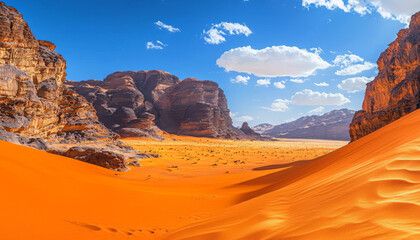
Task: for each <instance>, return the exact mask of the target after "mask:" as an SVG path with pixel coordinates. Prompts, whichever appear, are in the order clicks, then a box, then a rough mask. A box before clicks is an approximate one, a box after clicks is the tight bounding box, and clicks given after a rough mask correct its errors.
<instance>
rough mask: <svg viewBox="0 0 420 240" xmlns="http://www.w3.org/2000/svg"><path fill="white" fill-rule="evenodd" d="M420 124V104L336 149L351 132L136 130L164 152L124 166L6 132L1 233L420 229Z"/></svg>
mask: <svg viewBox="0 0 420 240" xmlns="http://www.w3.org/2000/svg"><path fill="white" fill-rule="evenodd" d="M419 126H420V111H416V112H414V113H412V114H410V115H407V116H405V117H403V118H402V119H400V120H398V121H396V122H394V123H392V124H390V125H388V126H386V127H384V128H383V129H380V130H378V131H377V132H375V133H373V134H371V135H368V136H367V137H364V138H362V139H360V140H358V141H356V142H353V143H351V144H348V145H346V146H344V147H342V148H340V149H338V150H336V151H333V150H334V149H335V148H338V147H340V146H342V145H344V144H346V143H345V142H330V141H316V140H285V139H281V140H280V141H277V142H258V141H255V142H252V141H232V140H214V139H205V138H192V137H178V136H168V137H167V138H168V139H167V140H166V141H162V142H159V141H154V140H139V139H127V140H125V142H126V143H129V144H131V145H132V146H134V147H135V148H136V149H139V150H147V151H148V152H151V153H157V154H160V155H161V156H162V157H161V158H152V159H147V160H144V161H143V162H142V164H143V166H142V167H138V168H133V169H132V170H130V171H128V172H122V173H118V172H114V171H111V170H107V169H104V168H100V167H98V166H94V165H90V164H87V163H83V162H80V161H77V160H74V159H69V158H65V157H60V156H57V155H52V154H48V153H45V152H42V151H38V150H34V149H31V148H27V147H22V146H18V145H14V144H11V143H7V142H1V143H0V147H1V151H0V155H1V159H2V164H1V165H0V171H1V173H2V174H1V175H0V179H1V180H2V183H3V184H2V198H1V202H0V211H1V213H2V218H1V220H0V221H1V222H0V226H1V227H0V236H2V239H8V240H14V239H43V240H47V239H419V237H420V233H419V229H420V223H419V222H420V207H419V205H420V194H419V193H418V191H419V190H420V188H419V182H420V173H419V171H420V164H419V163H420V161H418V160H419V158H420V154H419V153H420V152H419V150H418V145H419V143H420V135H419V134H418V132H419V130H420V129H418V128H420V127H419ZM331 151H332V152H331ZM329 152H330V153H329ZM326 153H329V154H327V155H325V156H323V157H319V158H316V157H318V156H321V155H324V154H326ZM313 158H316V159H314V160H310V159H313Z"/></svg>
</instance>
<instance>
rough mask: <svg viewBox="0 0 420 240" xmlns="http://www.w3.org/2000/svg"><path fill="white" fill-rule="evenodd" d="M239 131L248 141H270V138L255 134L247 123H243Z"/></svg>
mask: <svg viewBox="0 0 420 240" xmlns="http://www.w3.org/2000/svg"><path fill="white" fill-rule="evenodd" d="M240 130H241V131H242V132H243V133H244V135H245V138H246V139H249V140H258V141H271V140H273V139H272V138H269V137H263V136H261V134H259V133H257V132H255V131H254V130H253V129H252V128H251V127H250V126H249V124H248V123H247V122H243V123H242V126H241V128H240Z"/></svg>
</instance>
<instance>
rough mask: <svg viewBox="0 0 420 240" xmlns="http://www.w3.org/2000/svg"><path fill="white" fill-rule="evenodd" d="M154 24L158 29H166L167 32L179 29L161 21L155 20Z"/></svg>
mask: <svg viewBox="0 0 420 240" xmlns="http://www.w3.org/2000/svg"><path fill="white" fill-rule="evenodd" d="M155 25H157V26H158V27H159V28H160V29H166V30H168V31H169V32H180V31H181V30H179V28H176V27H173V26H171V25H167V24H164V23H163V22H161V21H157V22H155Z"/></svg>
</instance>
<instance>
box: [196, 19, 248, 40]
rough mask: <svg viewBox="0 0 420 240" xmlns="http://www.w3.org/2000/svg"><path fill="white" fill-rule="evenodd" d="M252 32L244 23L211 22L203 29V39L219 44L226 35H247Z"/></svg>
mask: <svg viewBox="0 0 420 240" xmlns="http://www.w3.org/2000/svg"><path fill="white" fill-rule="evenodd" d="M251 33H252V31H251V29H249V28H248V27H247V26H246V25H245V24H240V23H230V22H221V23H219V24H213V25H212V27H211V28H210V29H209V30H207V31H205V30H204V31H203V34H204V41H206V42H207V43H209V44H220V43H222V42H225V41H226V38H225V36H226V35H240V34H243V35H245V36H247V37H248V36H249V35H250V34H251Z"/></svg>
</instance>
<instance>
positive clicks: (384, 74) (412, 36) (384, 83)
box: [350, 12, 420, 141]
mask: <svg viewBox="0 0 420 240" xmlns="http://www.w3.org/2000/svg"><path fill="white" fill-rule="evenodd" d="M377 64H378V70H379V73H378V75H377V77H376V78H375V79H374V80H373V81H372V82H370V83H368V84H367V88H366V93H365V99H364V101H363V106H362V110H361V111H358V112H357V113H356V115H355V116H354V119H353V121H352V123H351V125H350V137H351V140H352V141H355V140H357V139H359V138H361V137H363V136H366V135H367V134H369V133H371V132H373V131H376V130H377V129H379V128H381V127H383V126H385V125H387V124H389V123H391V122H393V121H395V120H397V119H399V118H401V117H402V116H404V115H406V114H408V113H410V112H412V111H414V110H416V109H418V108H420V101H419V100H420V91H419V90H420V12H418V13H416V14H414V15H413V16H412V18H411V22H410V25H409V28H407V29H402V30H400V32H399V33H398V37H397V39H396V40H395V41H393V42H392V43H391V44H389V47H388V48H387V49H386V50H385V51H384V52H383V53H382V54H381V55H380V57H379V59H378V61H377Z"/></svg>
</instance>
